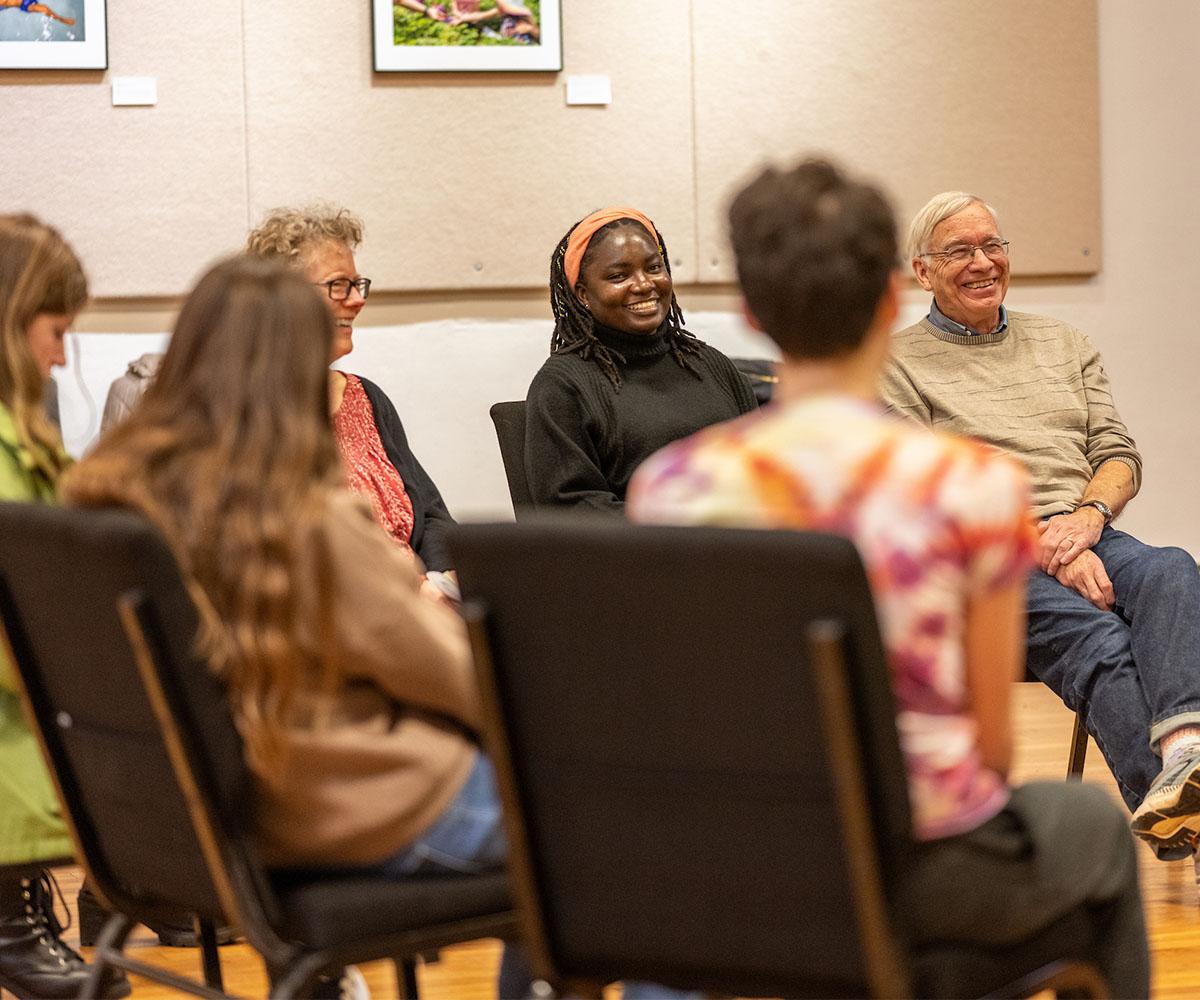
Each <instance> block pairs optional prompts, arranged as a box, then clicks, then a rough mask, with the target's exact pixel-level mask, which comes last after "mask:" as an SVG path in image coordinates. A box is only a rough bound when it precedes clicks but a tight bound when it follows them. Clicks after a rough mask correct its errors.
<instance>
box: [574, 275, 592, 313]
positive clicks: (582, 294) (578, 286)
mask: <svg viewBox="0 0 1200 1000" xmlns="http://www.w3.org/2000/svg"><path fill="white" fill-rule="evenodd" d="M575 298H577V299H578V300H579V301H580V302H582V303H583V308H584V309H586V310H587V311H588V312H591V311H592V307H591V305H590V304H589V303H588V297H587V289H586V288H584V287H583V282H582V281H577V282H575Z"/></svg>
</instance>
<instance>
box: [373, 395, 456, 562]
mask: <svg viewBox="0 0 1200 1000" xmlns="http://www.w3.org/2000/svg"><path fill="white" fill-rule="evenodd" d="M358 380H359V381H360V382H361V383H362V387H363V390H364V391H365V392H366V394H367V400H368V402H370V404H371V413H372V414H373V415H374V417H375V429H376V430H377V431H379V440H380V441H382V442H383V450H384V451H385V452H387V457H388V459H389V460H390V461H391V463H392V465H394V466H395V467H396V471H397V472H398V473H400V481H401V482H402V483H404V489H405V490H406V491H407V492H408V499H409V500H411V501H412V509H413V529H412V547H413V551H414V552H416V553H417V555H418V556H420V557H421V561H422V562H423V563H425V568H426V569H436V570H448V569H450V568H451V567H450V552H449V549H447V547H446V533H447V531H448V530H449V529H450V528H451V527H453V525H454V518H452V517H451V516H450V511H448V510H447V509H446V502H445V501H444V500H443V499H442V495H441V493H439V492H438V488H437V486H435V485H434V482H433V480H432V479H430V478H429V473H428V472H426V471H425V470H424V469H423V468H422V467H421V463H420V462H418V461H417V456H416V455H414V454H413V453H412V449H411V448H410V447H409V446H408V437H407V436H406V435H405V433H404V425H403V424H402V423H400V415H399V414H398V413H397V412H396V407H394V406H393V405H392V401H391V400H390V399H388V398H387V394H386V393H385V392H384V391H383V390H382V389H380V388H379V386H377V385H376V384H375V383H374V382H372V381H370V380H369V379H365V378H363V377H362V376H361V375H359V376H358Z"/></svg>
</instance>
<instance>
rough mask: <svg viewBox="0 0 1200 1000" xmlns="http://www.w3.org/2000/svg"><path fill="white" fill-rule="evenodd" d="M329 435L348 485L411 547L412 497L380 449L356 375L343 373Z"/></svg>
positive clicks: (367, 402) (376, 518) (392, 533)
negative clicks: (343, 385)
mask: <svg viewBox="0 0 1200 1000" xmlns="http://www.w3.org/2000/svg"><path fill="white" fill-rule="evenodd" d="M333 436H334V440H335V441H337V447H338V451H339V452H340V453H341V455H342V465H343V466H344V467H345V470H346V481H347V482H348V483H349V485H350V489H352V490H354V492H355V493H361V494H362V495H363V496H365V497H366V498H367V499H368V500H370V501H371V509H372V511H374V513H375V520H376V521H378V522H379V523H380V524H381V525H383V527H384V529H385V530H386V531H387V533H388V534H389V535H391V536H392V538H394V539H395V540H396V541H397V542H399V543H400V544H401V545H403V546H405V547H406V548H411V546H412V532H413V505H412V500H411V499H410V498H409V495H408V490H406V489H405V488H404V481H403V480H402V479H401V478H400V473H399V472H397V471H396V467H395V466H394V465H392V462H391V459H389V458H388V456H387V452H386V451H385V450H384V447H383V441H382V439H381V438H380V437H379V428H378V427H376V426H375V413H374V411H372V409H371V401H370V400H369V399H367V392H366V390H365V389H364V388H363V385H362V382H360V381H359V379H358V376H357V375H347V376H346V391H345V393H344V394H343V395H342V405H341V406H339V407H338V408H337V412H336V413H334V415H333Z"/></svg>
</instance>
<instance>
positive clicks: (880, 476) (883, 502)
mask: <svg viewBox="0 0 1200 1000" xmlns="http://www.w3.org/2000/svg"><path fill="white" fill-rule="evenodd" d="M629 515H630V517H631V518H633V519H634V520H636V521H642V522H653V523H663V524H717V525H721V524H724V525H729V526H756V527H763V528H795V529H800V530H815V531H828V532H833V533H836V534H840V535H843V536H845V537H847V538H849V539H851V540H852V541H853V542H854V543H855V545H856V546H857V547H858V550H859V552H860V554H861V555H862V558H863V563H864V565H865V566H866V568H867V573H868V576H869V578H870V581H871V589H872V592H873V593H874V595H875V601H876V607H877V611H878V614H879V620H880V628H881V630H882V632H883V640H884V646H885V648H886V650H887V655H888V662H889V666H890V667H891V672H892V686H893V692H894V695H895V699H896V706H897V728H898V730H899V734H900V743H901V746H902V747H903V750H904V755H905V762H906V765H907V771H908V778H909V797H910V800H911V802H912V807H913V822H914V828H915V832H916V834H917V836H919V837H921V838H922V839H932V838H935V837H945V836H950V835H952V834H955V833H962V832H964V831H966V830H971V829H974V828H975V827H976V826H978V825H979V824H981V823H983V822H984V821H986V820H987V819H990V818H991V817H992V816H993V815H995V813H997V812H998V811H999V810H1000V809H1001V808H1002V807H1003V805H1004V803H1005V802H1006V801H1007V798H1008V789H1007V787H1006V786H1005V784H1004V782H1003V781H1002V780H1001V778H1000V777H999V776H998V775H996V774H995V773H993V772H992V771H990V770H988V769H987V768H985V767H984V766H983V764H982V763H981V762H980V759H979V752H978V746H977V739H976V730H975V721H974V718H973V717H972V715H971V711H970V707H969V696H968V691H967V681H966V667H965V662H964V654H963V635H964V628H965V612H966V607H967V602H968V600H969V599H970V598H972V597H973V596H976V595H982V594H986V593H988V592H989V591H992V590H995V589H998V588H1000V587H1003V586H1006V585H1011V584H1013V583H1014V582H1016V581H1018V580H1021V579H1022V578H1023V577H1024V575H1025V574H1026V572H1027V571H1028V570H1029V568H1030V567H1031V566H1032V565H1033V554H1034V539H1035V534H1036V533H1035V531H1034V528H1033V525H1032V522H1031V520H1030V517H1029V498H1028V483H1027V478H1026V475H1025V473H1024V472H1023V471H1022V470H1021V469H1020V468H1019V467H1018V466H1017V465H1016V464H1015V463H1014V462H1013V461H1012V460H1010V459H1008V458H1006V457H1004V456H1002V455H1001V454H1000V453H999V452H997V451H995V450H994V449H992V448H989V447H987V446H985V445H982V444H979V443H977V442H975V441H970V440H967V439H961V438H954V437H950V436H948V435H944V434H940V433H936V432H930V431H926V430H923V429H921V428H918V427H915V426H913V425H911V424H905V423H900V422H898V421H896V420H894V419H892V418H890V417H888V416H886V415H885V414H884V413H883V411H882V409H881V408H880V407H877V406H874V405H871V404H868V403H866V402H863V401H861V400H857V399H854V398H851V397H848V396H835V395H828V396H816V397H811V398H807V399H804V400H801V401H798V402H794V403H790V404H777V405H775V406H772V407H767V408H766V409H764V410H762V411H759V412H758V413H753V414H750V415H748V416H745V417H741V418H739V419H737V420H733V421H730V422H728V423H724V424H718V425H716V426H714V427H710V428H707V429H706V430H703V431H701V432H700V433H698V434H695V435H693V436H692V437H689V438H686V439H684V440H682V441H679V442H676V443H675V444H672V445H670V446H668V447H667V448H664V449H663V450H662V451H660V452H658V453H657V454H656V455H654V456H652V457H651V458H650V459H649V460H648V461H647V462H646V463H645V464H644V465H643V466H642V467H641V468H640V469H639V470H638V472H637V473H636V474H635V476H634V479H633V482H632V483H631V486H630V492H629Z"/></svg>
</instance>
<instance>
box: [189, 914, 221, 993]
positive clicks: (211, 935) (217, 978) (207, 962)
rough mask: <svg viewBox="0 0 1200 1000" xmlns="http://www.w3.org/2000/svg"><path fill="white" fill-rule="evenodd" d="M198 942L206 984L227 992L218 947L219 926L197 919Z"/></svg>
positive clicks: (209, 921)
mask: <svg viewBox="0 0 1200 1000" xmlns="http://www.w3.org/2000/svg"><path fill="white" fill-rule="evenodd" d="M196 940H197V941H198V942H199V944H200V961H201V964H202V965H203V967H204V984H205V985H206V986H210V987H212V988H213V989H214V990H217V991H218V992H220V993H224V992H225V980H224V978H223V977H222V975H221V950H220V949H219V948H218V947H217V925H216V924H214V923H213V922H212V921H211V920H205V919H203V918H201V917H197V918H196Z"/></svg>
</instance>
